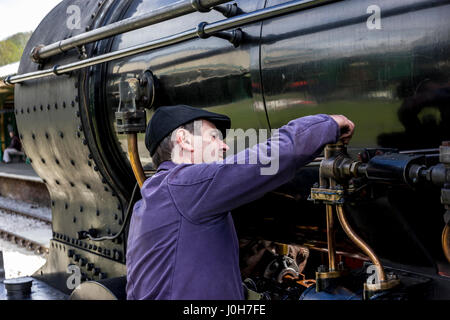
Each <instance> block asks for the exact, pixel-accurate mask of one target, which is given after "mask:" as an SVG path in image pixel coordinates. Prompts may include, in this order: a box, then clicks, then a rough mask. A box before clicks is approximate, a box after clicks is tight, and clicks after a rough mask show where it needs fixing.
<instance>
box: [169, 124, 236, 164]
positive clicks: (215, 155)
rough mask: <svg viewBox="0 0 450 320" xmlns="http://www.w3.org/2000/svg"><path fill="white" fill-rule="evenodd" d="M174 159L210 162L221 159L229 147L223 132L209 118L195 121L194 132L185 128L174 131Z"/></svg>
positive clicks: (189, 161)
mask: <svg viewBox="0 0 450 320" xmlns="http://www.w3.org/2000/svg"><path fill="white" fill-rule="evenodd" d="M172 139H174V142H175V146H174V148H173V150H172V160H173V161H175V162H176V163H209V162H214V161H220V160H223V158H224V153H225V152H226V151H227V150H228V149H229V147H228V145H227V144H226V143H225V142H223V140H222V134H221V132H220V130H218V129H217V128H216V126H215V125H214V124H213V123H212V122H210V121H208V120H196V121H195V122H194V134H192V133H190V132H189V131H188V130H186V129H184V128H180V129H178V130H176V131H174V136H173V137H172Z"/></svg>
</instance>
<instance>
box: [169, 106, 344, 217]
mask: <svg viewBox="0 0 450 320" xmlns="http://www.w3.org/2000/svg"><path fill="white" fill-rule="evenodd" d="M339 135H340V134H339V127H338V124H337V123H336V122H335V121H334V120H333V119H332V118H331V117H329V116H327V115H316V116H307V117H303V118H299V119H295V120H292V121H290V122H289V123H288V124H287V125H285V126H283V127H281V128H280V129H279V130H278V134H276V133H275V134H274V135H272V137H271V138H270V139H267V141H265V142H263V143H260V144H257V145H255V146H253V147H252V148H249V149H245V150H243V151H242V152H240V153H238V154H236V155H234V156H232V157H228V158H226V159H225V160H224V161H222V162H213V163H202V164H194V165H193V164H191V165H189V164H188V165H181V166H177V167H176V169H174V171H173V172H171V173H170V174H169V176H168V180H167V184H168V189H169V192H170V195H171V196H172V199H173V202H174V204H175V206H176V207H177V209H178V211H179V212H180V213H181V214H182V215H183V216H184V217H185V218H186V219H188V220H189V221H191V222H192V223H205V222H208V221H211V220H213V219H215V218H218V217H221V216H222V215H223V214H226V213H228V212H229V211H230V210H232V209H235V208H237V207H239V206H242V205H244V204H246V203H249V202H252V201H254V200H256V199H258V198H261V197H262V196H263V195H264V194H266V193H267V192H269V191H272V190H274V189H276V188H277V187H279V186H281V185H283V184H285V183H287V182H288V181H290V180H291V179H292V178H293V177H294V175H295V172H296V171H297V170H298V169H299V168H301V167H302V166H304V165H306V164H308V163H309V162H311V161H312V160H313V159H314V158H316V157H317V156H318V155H319V154H320V153H321V151H322V150H323V148H324V146H325V145H326V144H328V143H335V142H336V141H337V139H338V138H339ZM256 155H257V157H258V159H259V161H257V163H254V162H256V161H254V162H251V161H249V159H252V157H253V158H254V157H255V156H256Z"/></svg>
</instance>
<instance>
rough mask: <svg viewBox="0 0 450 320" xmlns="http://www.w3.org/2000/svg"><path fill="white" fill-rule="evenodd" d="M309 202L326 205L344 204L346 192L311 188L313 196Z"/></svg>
mask: <svg viewBox="0 0 450 320" xmlns="http://www.w3.org/2000/svg"><path fill="white" fill-rule="evenodd" d="M308 200H310V201H314V202H323V203H326V204H342V203H344V190H343V189H325V188H311V195H310V197H309V198H308Z"/></svg>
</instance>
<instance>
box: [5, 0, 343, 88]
mask: <svg viewBox="0 0 450 320" xmlns="http://www.w3.org/2000/svg"><path fill="white" fill-rule="evenodd" d="M336 1H342V0H301V1H299V0H297V1H290V2H287V3H283V4H280V5H276V6H273V7H269V8H265V9H260V10H256V11H254V12H251V13H245V14H241V15H239V16H235V17H233V18H229V19H224V20H220V21H217V22H213V23H206V22H202V23H200V24H199V26H198V27H196V28H192V29H189V30H186V31H183V32H180V33H177V34H174V35H171V36H167V37H164V38H160V39H157V40H153V41H149V42H146V43H143V44H140V45H136V46H132V47H129V48H125V49H121V50H117V51H114V52H110V53H106V54H103V55H99V56H96V57H92V58H88V59H85V60H82V61H77V62H73V63H69V64H66V65H63V66H59V65H55V66H54V67H53V68H51V69H47V70H40V71H34V72H29V73H25V74H20V75H15V76H9V77H7V78H6V79H4V80H3V81H4V82H5V83H6V84H9V85H11V84H15V83H21V82H24V81H27V80H33V79H39V78H43V77H48V76H52V75H61V74H64V73H68V72H71V71H75V70H78V69H82V68H86V67H89V66H93V65H97V64H100V63H104V62H109V61H113V60H117V59H120V58H124V57H128V56H132V55H135V54H139V53H142V52H146V51H149V50H153V49H157V48H162V47H166V46H169V45H172V44H176V43H180V42H183V41H187V40H191V39H195V38H197V37H199V38H207V37H209V36H212V35H214V33H217V32H220V31H223V30H226V29H230V28H236V27H240V26H242V25H245V24H248V23H253V22H257V21H261V20H264V19H269V18H273V17H275V16H279V15H284V14H288V13H292V12H295V11H298V10H302V9H306V8H309V7H312V6H317V5H319V4H324V3H329V2H336Z"/></svg>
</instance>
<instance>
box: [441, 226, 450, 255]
mask: <svg viewBox="0 0 450 320" xmlns="http://www.w3.org/2000/svg"><path fill="white" fill-rule="evenodd" d="M442 250H444V255H445V257H446V258H447V261H448V262H450V224H446V225H445V227H444V230H443V231H442Z"/></svg>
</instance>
